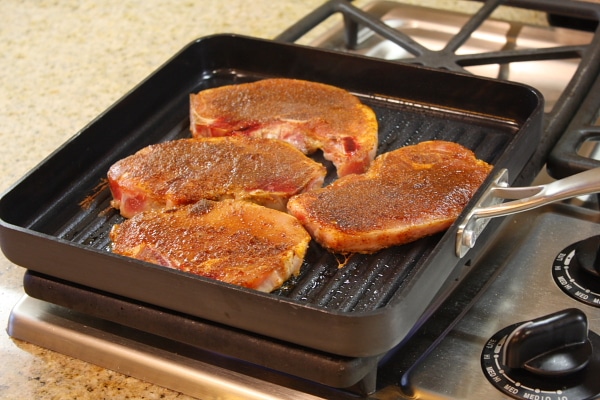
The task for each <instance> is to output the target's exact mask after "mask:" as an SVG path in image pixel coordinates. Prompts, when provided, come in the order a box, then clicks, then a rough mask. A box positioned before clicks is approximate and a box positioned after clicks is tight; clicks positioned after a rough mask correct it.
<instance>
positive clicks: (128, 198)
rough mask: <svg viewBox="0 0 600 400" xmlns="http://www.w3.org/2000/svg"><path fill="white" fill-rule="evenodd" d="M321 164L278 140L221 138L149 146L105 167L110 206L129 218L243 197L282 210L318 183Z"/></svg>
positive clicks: (323, 173) (318, 185)
mask: <svg viewBox="0 0 600 400" xmlns="http://www.w3.org/2000/svg"><path fill="white" fill-rule="evenodd" d="M326 172H327V171H326V169H325V167H324V166H323V165H322V164H320V163H317V162H315V161H313V160H311V159H310V158H308V157H306V156H305V155H304V154H302V153H301V152H300V151H299V150H297V149H295V148H294V147H293V146H291V145H290V144H288V143H285V142H283V141H280V140H271V139H262V138H247V137H221V138H200V139H180V140H174V141H170V142H165V143H160V144H156V145H151V146H148V147H146V148H144V149H142V150H140V151H139V152H137V153H136V154H134V155H132V156H129V157H127V158H124V159H122V160H120V161H118V162H117V163H115V164H113V165H112V166H111V168H110V169H109V171H108V181H109V186H110V189H111V192H112V195H113V201H112V205H113V207H115V208H117V209H119V210H120V212H121V215H123V216H124V217H126V218H130V217H132V216H134V215H135V214H137V213H139V212H141V211H144V210H149V209H156V208H161V207H173V206H177V205H182V204H190V203H194V202H196V201H198V200H200V199H209V200H221V199H226V198H235V199H246V200H250V201H253V202H255V203H258V204H261V205H265V206H267V207H271V208H275V209H279V210H285V205H286V203H287V200H288V199H289V198H290V197H291V196H292V195H295V194H298V193H301V192H303V191H305V190H311V189H314V188H318V187H321V186H322V184H323V179H324V178H325V174H326Z"/></svg>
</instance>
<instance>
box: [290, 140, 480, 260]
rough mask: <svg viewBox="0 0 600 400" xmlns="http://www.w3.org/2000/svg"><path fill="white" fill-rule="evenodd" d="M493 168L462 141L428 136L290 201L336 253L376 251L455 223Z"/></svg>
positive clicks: (302, 219) (318, 237) (306, 224)
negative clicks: (358, 170)
mask: <svg viewBox="0 0 600 400" xmlns="http://www.w3.org/2000/svg"><path fill="white" fill-rule="evenodd" d="M491 169H492V166H491V165H489V164H487V163H486V162H484V161H482V160H478V159H477V158H476V157H475V154H474V153H473V152H472V151H470V150H468V149H466V148H464V147H463V146H460V145H459V144H456V143H452V142H445V141H427V142H422V143H419V144H417V145H413V146H406V147H403V148H400V149H398V150H394V151H391V152H389V153H385V154H383V155H381V156H379V157H377V158H376V159H375V161H374V162H373V164H372V165H371V168H370V169H369V170H368V171H367V172H366V173H365V174H363V175H349V176H346V177H343V178H340V179H338V180H337V181H335V182H334V183H332V184H331V185H329V186H327V187H324V188H321V189H316V190H314V191H311V192H307V193H304V194H299V195H297V196H294V197H292V198H291V199H290V200H289V202H288V206H287V207H288V211H289V212H290V213H291V214H292V215H294V216H295V217H296V218H298V219H299V220H300V222H301V223H302V224H303V225H304V227H305V228H306V229H307V230H308V231H309V232H310V234H311V235H312V237H313V238H314V239H315V240H316V241H317V242H318V243H320V244H321V245H322V246H324V247H326V248H328V249H330V250H331V251H334V252H340V253H352V252H358V253H372V252H375V251H378V250H380V249H383V248H386V247H389V246H393V245H400V244H404V243H408V242H411V241H414V240H416V239H419V238H422V237H425V236H428V235H432V234H435V233H438V232H441V231H443V230H445V229H447V228H448V227H449V226H450V225H451V224H452V223H453V222H454V221H455V219H456V218H457V217H458V215H459V214H460V213H461V211H462V210H463V208H464V206H465V205H466V204H467V202H468V201H469V200H470V199H471V197H472V196H473V194H474V193H475V191H476V190H477V189H478V188H479V186H480V185H481V183H482V182H483V181H484V180H485V178H486V176H487V175H488V173H489V172H490V171H491Z"/></svg>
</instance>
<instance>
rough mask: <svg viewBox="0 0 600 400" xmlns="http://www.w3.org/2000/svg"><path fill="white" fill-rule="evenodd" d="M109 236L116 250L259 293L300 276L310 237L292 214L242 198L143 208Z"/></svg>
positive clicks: (129, 255) (113, 248)
mask: <svg viewBox="0 0 600 400" xmlns="http://www.w3.org/2000/svg"><path fill="white" fill-rule="evenodd" d="M110 238H111V240H112V244H111V246H112V251H113V252H115V253H117V254H121V255H124V256H128V257H133V258H136V259H139V260H143V261H147V262H151V263H154V264H159V265H162V266H165V267H170V268H175V269H178V270H181V271H185V272H189V273H192V274H197V275H200V276H204V277H207V278H211V279H216V280H219V281H222V282H227V283H231V284H234V285H239V286H243V287H247V288H251V289H255V290H259V291H263V292H270V291H272V290H274V289H276V288H278V287H279V286H281V284H282V283H283V282H285V281H286V280H287V279H289V278H290V277H291V276H293V275H297V274H298V272H299V270H300V267H301V265H302V262H303V259H304V256H305V253H306V250H307V247H308V243H309V242H310V240H311V238H310V235H309V234H308V232H306V230H305V229H304V228H303V227H302V225H300V223H299V222H298V221H297V220H296V218H294V217H292V216H291V215H289V214H287V213H285V212H282V211H277V210H273V209H269V208H266V207H263V206H259V205H256V204H253V203H250V202H248V201H243V200H223V201H218V202H214V201H210V200H201V201H199V202H198V203H196V204H191V205H186V206H181V207H177V208H171V209H160V210H149V211H144V212H142V213H139V214H137V215H136V216H135V217H133V218H131V219H128V220H126V221H125V222H123V223H122V224H119V225H115V226H114V227H113V228H112V230H111V232H110Z"/></svg>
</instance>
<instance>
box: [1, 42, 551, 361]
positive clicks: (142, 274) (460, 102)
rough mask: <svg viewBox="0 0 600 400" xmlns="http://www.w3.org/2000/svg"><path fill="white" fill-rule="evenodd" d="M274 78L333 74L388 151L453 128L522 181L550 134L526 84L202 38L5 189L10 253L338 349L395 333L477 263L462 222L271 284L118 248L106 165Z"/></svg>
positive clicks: (278, 335)
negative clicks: (196, 104) (197, 271)
mask: <svg viewBox="0 0 600 400" xmlns="http://www.w3.org/2000/svg"><path fill="white" fill-rule="evenodd" d="M268 77H288V78H299V79H307V80H312V81H318V82H323V83H328V84H332V85H336V86H338V87H342V88H344V89H347V90H349V91H351V92H352V93H354V94H355V95H357V96H358V97H359V98H360V99H361V100H362V101H363V102H364V103H365V104H367V105H369V106H371V107H372V108H373V109H374V111H375V113H376V114H377V117H378V121H379V124H380V129H379V139H380V146H379V153H383V152H386V151H389V150H393V149H396V148H399V147H401V146H404V145H409V144H414V143H418V142H421V141H424V140H433V139H443V140H450V141H455V142H458V143H460V144H462V145H464V146H466V147H468V148H471V149H472V150H473V151H475V153H476V154H477V156H478V157H479V158H482V159H484V160H486V161H488V162H490V163H492V164H494V165H495V169H496V170H497V169H499V168H508V169H509V171H510V175H511V177H512V179H514V177H517V176H518V175H519V173H520V171H521V170H522V169H523V167H524V166H525V165H526V163H527V161H528V159H529V158H530V157H531V155H532V154H533V152H534V150H535V147H536V143H537V142H538V140H539V138H540V134H541V119H542V109H543V99H542V98H541V95H540V94H539V93H538V92H537V91H535V90H534V89H532V88H529V87H527V86H523V85H519V84H513V83H507V82H500V81H494V80H488V79H484V78H477V77H473V76H469V75H463V74H459V73H454V72H445V71H439V70H433V69H428V68H423V67H418V66H410V65H402V64H397V63H393V62H387V61H381V60H374V59H369V58H362V57H357V56H351V55H345V54H340V53H336V52H330V51H324V50H319V49H314V48H308V47H303V46H298V45H291V44H283V43H277V42H273V41H268V40H259V39H254V38H248V37H241V36H235V35H215V36H210V37H205V38H201V39H198V40H197V41H194V42H192V43H191V44H189V45H188V46H186V47H185V48H184V49H183V50H181V51H180V52H179V53H178V54H177V55H175V56H174V57H173V58H172V59H170V60H169V61H168V62H167V63H165V64H164V65H163V66H162V67H161V68H160V69H159V70H157V71H156V72H155V73H154V74H152V75H151V76H150V77H149V78H148V79H146V80H145V81H144V82H142V83H141V84H140V85H138V86H137V87H136V88H135V89H133V90H132V91H131V92H130V93H128V94H127V95H125V96H124V97H123V98H122V99H121V100H119V101H118V102H117V103H116V104H115V105H114V106H112V107H111V108H110V109H108V110H107V111H106V112H105V113H103V114H102V115H100V116H99V117H98V118H97V119H96V120H94V121H92V122H91V123H90V124H89V125H88V126H86V127H85V128H84V129H83V130H82V131H80V132H79V133H78V134H77V135H75V136H74V137H73V138H72V139H71V140H70V141H68V142H67V143H65V144H64V145H63V146H62V147H61V148H59V149H58V150H57V151H55V152H54V153H53V154H52V155H51V156H49V157H48V158H47V159H46V160H45V161H43V162H42V163H41V164H40V165H38V166H37V167H36V168H35V169H34V170H32V171H31V172H30V173H29V174H28V175H27V176H25V177H24V178H23V179H22V180H21V181H19V182H18V183H17V184H16V185H15V186H14V187H13V188H11V189H10V190H9V191H8V192H7V193H5V194H4V195H3V197H2V198H1V199H0V222H1V225H0V229H1V230H0V245H1V247H2V250H3V252H4V254H5V255H6V256H7V258H9V259H10V260H11V261H12V262H14V263H15V264H17V265H20V266H23V267H24V268H27V269H30V270H32V271H37V272H39V273H42V274H45V275H48V276H50V277H55V278H58V279H62V280H64V281H68V282H73V283H74V284H78V285H83V286H87V287H90V288H94V289H97V290H101V291H104V292H106V293H112V294H114V295H117V296H123V297H124V298H130V299H132V300H135V301H140V302H144V303H148V304H151V305H155V306H158V307H162V308H164V309H168V310H173V311H175V312H178V313H183V314H188V315H190V316H194V317H199V318H203V319H206V320H210V321H215V322H218V323H221V324H224V325H228V326H232V327H235V328H239V329H242V330H246V331H249V332H254V333H258V334H262V335H265V336H268V337H272V338H275V339H280V340H284V341H288V342H292V343H295V344H298V345H302V346H306V347H309V348H313V349H317V350H322V351H326V352H329V353H333V354H339V355H343V356H351V357H367V356H373V355H378V354H381V353H384V352H386V351H388V350H389V349H391V348H392V347H394V346H395V345H397V344H398V343H399V342H400V341H401V340H402V339H403V338H405V337H406V336H407V335H408V334H409V332H410V331H411V329H412V328H414V327H415V325H416V324H417V323H418V322H419V321H420V320H421V319H422V318H423V315H424V313H425V314H427V312H428V311H430V310H431V309H432V308H435V306H436V305H437V304H439V302H440V299H441V298H442V297H443V296H442V295H441V292H440V290H441V289H442V288H446V287H451V286H452V285H453V284H454V283H457V282H458V281H459V280H460V279H461V277H462V276H464V273H465V271H467V270H468V265H469V261H468V257H469V254H467V257H464V258H463V259H459V258H458V257H457V256H456V255H455V253H454V243H455V236H456V225H457V224H455V225H453V226H452V227H451V228H450V229H449V230H448V231H447V232H446V233H444V234H439V235H436V236H433V237H429V238H425V239H422V240H419V241H417V242H415V243H412V244H408V245H404V246H397V247H393V248H389V249H386V250H382V251H380V252H378V253H376V254H373V255H354V256H351V257H349V258H341V257H339V256H338V257H336V256H334V255H332V254H330V253H328V252H326V251H324V250H323V249H322V248H321V247H320V246H318V245H317V244H314V243H312V244H311V246H310V248H309V252H308V254H307V257H306V260H305V262H304V265H303V267H302V270H301V274H300V276H299V277H298V278H297V279H293V280H292V281H290V282H287V283H286V284H285V285H284V287H283V288H281V289H280V290H277V291H276V292H273V293H269V294H265V293H259V292H256V291H252V290H248V289H244V288H241V287H236V286H232V285H228V284H224V283H221V282H216V281H212V280H209V279H205V278H202V277H198V276H194V275H190V274H187V273H183V272H179V271H176V270H172V269H169V268H164V267H161V266H157V265H152V264H148V263H144V262H141V261H138V260H133V259H129V258H126V257H122V256H119V255H115V254H112V253H110V251H109V245H110V243H109V240H108V232H109V230H110V228H111V227H112V226H113V225H114V224H115V223H119V222H121V221H122V218H121V217H120V215H119V214H118V213H117V212H116V211H115V210H113V209H111V208H110V205H109V202H110V193H109V191H108V189H107V188H106V187H105V186H103V183H104V182H105V177H106V172H107V170H108V168H109V167H110V165H111V164H113V163H114V162H116V161H117V160H119V159H121V158H123V157H125V156H127V155H130V154H132V153H134V152H135V151H137V150H139V149H140V148H142V147H144V146H146V145H149V144H152V143H157V142H161V141H165V140H171V139H175V138H180V137H188V136H189V128H188V125H189V118H188V112H189V111H188V107H189V106H188V98H189V94H190V93H191V92H197V91H199V90H202V89H205V88H209V87H215V86H220V85H224V84H233V83H238V82H247V81H253V80H258V79H263V78H268ZM316 157H317V158H319V156H316ZM329 170H330V171H332V170H333V168H331V165H329ZM492 174H493V173H492ZM332 176H333V174H330V176H329V178H328V181H331V180H332V179H333V178H332ZM488 181H490V180H488ZM511 183H514V184H520V183H523V184H528V183H529V182H511ZM484 186H485V184H484ZM482 191H483V189H481V190H480V191H479V192H478V194H479V193H481V192H482ZM478 194H476V196H475V197H476V198H477V197H478ZM476 198H475V199H473V201H472V202H471V203H470V204H471V205H469V206H467V208H469V207H472V204H473V203H474V201H475V200H476ZM495 224H496V222H495V221H492V222H491V223H490V224H489V225H488V228H487V231H490V230H493V228H494V226H496V225H495ZM484 233H485V232H484ZM484 236H485V235H484ZM481 241H482V239H481V238H480V240H479V242H481ZM477 249H478V248H477V247H476V248H475V249H473V250H472V251H471V253H470V254H474V253H475V252H477V251H478V250H477ZM341 265H343V267H341ZM449 282H450V284H449Z"/></svg>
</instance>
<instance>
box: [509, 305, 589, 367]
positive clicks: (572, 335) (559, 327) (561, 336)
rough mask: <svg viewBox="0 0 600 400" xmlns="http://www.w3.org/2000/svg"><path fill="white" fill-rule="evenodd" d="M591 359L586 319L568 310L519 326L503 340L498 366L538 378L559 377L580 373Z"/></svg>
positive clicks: (580, 314) (578, 313)
mask: <svg viewBox="0 0 600 400" xmlns="http://www.w3.org/2000/svg"><path fill="white" fill-rule="evenodd" d="M591 356H592V345H591V343H590V341H589V340H588V323H587V317H586V316H585V314H584V313H583V312H582V311H580V310H578V309H576V308H572V309H568V310H564V311H560V312H557V313H554V314H551V315H548V316H545V317H542V318H538V319H535V320H532V321H529V322H525V323H523V324H522V325H519V326H518V327H517V328H516V329H515V330H513V331H512V332H511V333H510V334H509V335H508V337H507V339H506V343H505V344H504V348H503V352H502V363H503V364H504V365H506V366H507V367H509V368H523V369H525V370H527V371H530V372H532V373H534V374H538V375H542V376H560V375H568V374H571V373H573V372H577V371H579V370H581V369H582V368H584V367H585V366H586V365H587V364H588V362H589V360H590V357H591Z"/></svg>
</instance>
